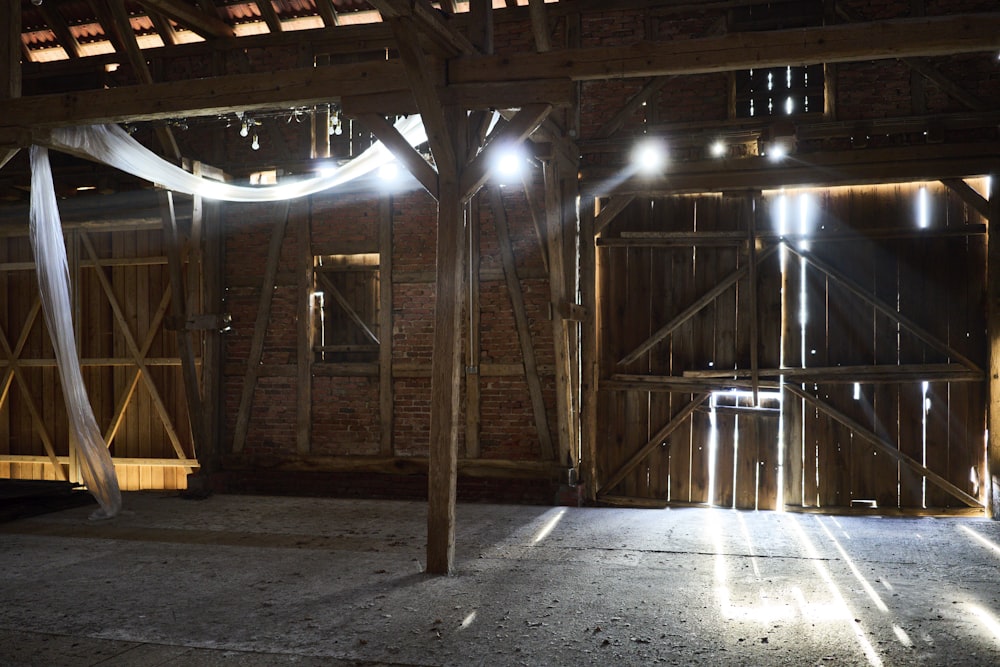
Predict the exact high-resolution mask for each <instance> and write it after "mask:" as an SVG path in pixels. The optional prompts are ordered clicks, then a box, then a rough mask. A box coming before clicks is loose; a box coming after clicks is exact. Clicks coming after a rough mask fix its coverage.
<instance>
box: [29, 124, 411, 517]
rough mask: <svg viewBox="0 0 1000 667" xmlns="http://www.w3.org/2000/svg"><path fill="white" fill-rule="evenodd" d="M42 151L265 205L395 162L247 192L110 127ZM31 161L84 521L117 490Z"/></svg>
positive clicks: (107, 506) (114, 509)
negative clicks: (86, 511) (88, 508)
mask: <svg viewBox="0 0 1000 667" xmlns="http://www.w3.org/2000/svg"><path fill="white" fill-rule="evenodd" d="M396 129H397V130H398V131H399V133H400V134H401V135H402V136H403V137H404V138H405V139H406V140H407V142H408V143H409V144H410V145H412V146H418V145H420V144H422V143H424V142H426V141H427V135H426V132H425V131H424V126H423V123H422V122H421V120H420V117H419V116H410V117H407V118H404V119H402V120H400V121H398V122H397V123H396ZM49 146H50V147H51V148H52V149H55V150H59V151H62V152H66V153H72V154H74V155H77V156H80V157H84V158H87V159H90V160H94V161H96V162H102V163H104V164H107V165H110V166H112V167H116V168H118V169H120V170H122V171H125V172H128V173H130V174H133V175H134V176H137V177H139V178H142V179H144V180H147V181H150V182H152V183H155V184H156V185H158V186H160V187H162V188H165V189H168V190H173V191H175V192H181V193H185V194H189V195H199V196H201V197H204V198H206V199H213V200H222V201H233V202H272V201H281V200H286V199H293V198H297V197H305V196H308V195H311V194H315V193H317V192H323V191H326V190H330V189H333V188H336V187H337V186H339V185H343V184H344V183H347V182H348V181H351V180H354V179H356V178H359V177H361V176H364V175H366V174H368V173H371V172H372V171H374V170H376V169H378V168H379V167H380V166H382V165H384V164H386V163H388V162H391V161H392V160H393V159H394V158H393V156H392V154H391V153H390V152H389V150H388V149H387V148H386V147H385V146H384V145H383V144H382V143H376V144H374V145H372V146H371V147H370V148H368V149H367V150H366V151H364V152H363V153H362V154H361V155H359V156H358V157H356V158H354V159H353V160H351V161H349V162H347V163H346V164H344V165H342V166H340V167H339V168H337V169H335V170H333V171H332V172H330V173H328V174H325V175H322V176H318V177H315V178H308V179H302V180H298V181H292V182H289V183H282V184H279V185H273V186H265V187H250V186H238V185H232V184H228V183H220V182H218V181H211V180H208V179H205V178H201V177H198V176H195V175H193V174H190V173H188V172H186V171H184V170H183V169H181V168H179V167H177V166H176V165H173V164H171V163H170V162H167V161H166V160H164V159H162V158H160V157H159V156H158V155H156V154H155V153H153V152H152V151H150V150H148V149H146V148H145V147H144V146H143V145H142V144H140V143H139V142H138V141H136V140H135V139H133V138H132V137H131V136H130V135H129V134H128V133H127V132H125V131H124V130H122V129H121V128H120V127H118V126H116V125H98V126H87V127H75V128H59V129H56V130H54V131H53V133H52V139H51V142H50V144H49ZM30 158H31V172H32V175H31V211H30V214H29V217H30V230H31V246H32V250H33V252H34V255H35V266H36V273H37V275H38V288H39V291H40V294H41V302H42V310H43V312H44V313H45V323H46V325H47V328H48V330H49V337H50V338H51V339H52V347H53V349H54V351H55V356H56V363H57V365H58V368H59V379H60V383H61V385H62V390H63V395H64V397H65V400H66V410H67V414H68V418H69V427H70V431H71V432H72V433H73V435H74V437H75V438H76V443H77V447H78V451H79V454H80V470H81V474H82V476H83V482H84V484H86V486H87V488H88V489H89V490H90V492H91V493H92V494H93V495H94V497H95V498H96V499H97V502H98V505H99V509H98V510H97V511H95V512H94V514H92V515H91V517H92V518H95V519H99V518H110V517H113V516H115V515H116V514H118V512H120V511H121V506H122V498H121V491H120V489H119V486H118V479H117V477H116V475H115V469H114V464H113V462H112V460H111V454H110V452H109V451H108V447H107V445H106V443H105V442H104V438H103V436H102V435H101V430H100V428H99V427H98V425H97V420H96V419H95V417H94V411H93V409H92V407H91V404H90V399H89V397H88V396H87V389H86V386H85V385H84V382H83V374H82V372H81V370H80V363H79V357H78V354H77V348H76V338H75V336H74V328H73V320H72V312H73V311H72V307H71V302H70V279H69V268H68V262H67V257H66V245H65V242H64V240H63V234H62V222H61V220H60V217H59V207H58V204H57V200H56V194H55V187H54V184H53V180H52V169H51V166H50V164H49V156H48V149H47V148H44V147H40V146H33V147H32V148H31V152H30Z"/></svg>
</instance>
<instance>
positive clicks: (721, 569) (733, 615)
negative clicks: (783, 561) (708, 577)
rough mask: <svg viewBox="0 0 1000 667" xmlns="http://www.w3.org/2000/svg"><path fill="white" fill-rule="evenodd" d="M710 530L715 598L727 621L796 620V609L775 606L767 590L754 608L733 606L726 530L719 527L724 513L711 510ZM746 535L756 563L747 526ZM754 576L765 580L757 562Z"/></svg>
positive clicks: (741, 520) (744, 528)
mask: <svg viewBox="0 0 1000 667" xmlns="http://www.w3.org/2000/svg"><path fill="white" fill-rule="evenodd" d="M708 511H709V512H710V514H709V519H708V528H709V531H710V532H711V536H712V546H713V550H714V551H715V596H716V598H717V599H718V601H719V613H720V614H721V615H722V617H723V618H726V619H730V620H738V621H753V622H756V623H761V624H768V623H775V622H777V621H790V620H792V619H794V618H795V608H794V607H792V606H791V605H789V604H784V605H782V604H773V603H772V602H771V601H770V600H769V599H768V596H767V594H766V593H765V592H764V589H763V588H759V589H758V595H759V596H760V599H761V602H760V604H754V605H736V604H733V600H732V591H731V589H730V588H729V581H728V580H729V574H728V564H727V563H726V557H725V555H724V554H723V544H722V536H723V530H722V526H721V525H720V523H719V516H720V514H719V512H720V511H721V510H716V509H710V510H708ZM737 516H739V517H740V522H741V524H742V522H743V517H742V516H741V515H737ZM743 531H744V534H745V535H746V539H747V544H748V545H749V547H750V554H751V560H752V562H753V561H756V557H755V556H753V545H752V543H751V542H750V538H749V533H747V532H746V526H745V525H744V526H743ZM754 574H755V575H756V577H757V579H758V581H759V580H761V576H760V570H759V569H758V567H757V564H756V562H754Z"/></svg>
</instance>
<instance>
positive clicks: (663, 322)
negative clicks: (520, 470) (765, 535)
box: [596, 195, 781, 508]
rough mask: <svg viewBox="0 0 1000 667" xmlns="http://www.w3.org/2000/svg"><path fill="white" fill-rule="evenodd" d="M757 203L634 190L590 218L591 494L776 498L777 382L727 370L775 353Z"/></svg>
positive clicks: (720, 501)
mask: <svg viewBox="0 0 1000 667" xmlns="http://www.w3.org/2000/svg"><path fill="white" fill-rule="evenodd" d="M757 205H758V201H757V199H756V198H755V197H753V196H750V195H748V196H738V197H728V196H726V197H714V196H706V197H675V198H663V199H641V198H636V199H634V200H632V201H631V202H630V203H629V204H628V205H627V206H624V207H622V206H621V205H620V204H618V205H617V206H616V203H615V202H614V201H612V202H611V203H610V206H611V207H613V208H610V209H608V210H611V211H614V210H615V208H620V209H621V211H620V212H619V213H617V215H615V217H614V219H613V220H612V221H610V222H609V223H606V224H603V225H602V222H605V221H603V220H602V216H601V215H599V216H598V218H597V225H596V227H597V228H598V229H599V231H600V237H599V238H598V240H597V244H598V293H599V300H600V301H599V302H600V303H601V310H600V318H599V321H600V325H599V327H600V330H599V341H600V343H599V345H600V359H599V366H600V377H601V379H600V383H599V386H600V391H599V398H598V406H599V408H598V424H599V429H600V431H599V433H598V443H599V444H598V454H599V461H598V470H599V478H600V488H599V490H598V497H601V498H604V499H617V500H618V501H625V499H629V501H631V502H636V503H639V504H642V503H646V502H649V503H653V504H656V503H662V502H672V503H688V502H690V503H705V502H710V503H712V504H717V505H723V506H727V507H732V506H734V505H735V506H737V507H763V508H769V507H774V506H775V503H776V501H777V493H776V491H777V468H778V456H777V452H778V438H777V425H778V412H777V396H778V393H777V387H776V386H773V387H771V388H770V389H768V387H767V386H766V383H762V382H761V381H760V378H759V377H752V376H747V377H740V378H737V377H736V376H735V373H736V372H737V371H738V370H739V369H749V368H751V367H756V366H758V365H760V364H769V365H771V366H772V367H774V366H777V363H778V349H779V348H778V341H779V337H778V332H779V330H780V318H781V312H780V289H779V288H780V274H779V271H778V263H777V257H778V255H777V253H776V252H775V250H773V249H771V250H766V249H764V250H762V249H761V248H758V247H757V245H756V244H755V243H751V242H750V239H751V233H752V229H753V226H754V224H755V222H754V220H755V217H756V207H757ZM605 217H608V216H607V215H606V216H605ZM699 370H700V371H705V372H706V373H708V374H709V375H714V374H717V373H722V374H725V373H728V374H729V376H730V377H729V378H728V379H727V380H726V381H720V380H719V379H716V378H714V377H707V378H705V377H699V376H697V374H693V373H695V372H696V371H699Z"/></svg>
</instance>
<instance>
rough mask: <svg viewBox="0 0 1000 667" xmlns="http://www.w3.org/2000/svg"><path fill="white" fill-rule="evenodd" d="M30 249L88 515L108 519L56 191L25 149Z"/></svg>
mask: <svg viewBox="0 0 1000 667" xmlns="http://www.w3.org/2000/svg"><path fill="white" fill-rule="evenodd" d="M30 221H31V248H32V250H33V251H34V253H35V272H36V273H37V274H38V290H39V292H40V294H41V301H42V311H43V312H44V313H45V323H46V325H48V329H49V338H50V339H51V340H52V348H53V350H54V352H55V357H56V364H57V365H58V367H59V381H60V383H61V384H62V390H63V395H64V396H65V398H66V412H67V416H68V417H69V426H70V431H71V432H72V433H73V434H74V435H75V436H76V443H77V447H78V451H79V452H80V471H81V473H82V474H83V481H84V483H85V484H86V485H87V488H88V489H90V492H91V493H93V494H94V497H95V498H97V502H98V504H99V505H100V509H99V510H97V511H96V512H95V513H94V514H92V515H91V517H92V518H109V517H113V516H114V515H116V514H117V513H118V512H119V510H121V506H122V496H121V491H119V489H118V478H117V477H116V476H115V466H114V464H112V463H111V454H110V453H108V448H107V447H106V446H105V445H104V437H103V436H102V435H101V430H100V429H99V428H98V427H97V420H96V419H95V418H94V411H93V409H91V406H90V399H89V398H88V397H87V387H86V386H85V385H84V384H83V373H82V372H81V371H80V362H79V360H78V358H77V352H76V339H75V337H74V333H73V319H72V313H73V309H72V307H71V306H70V298H69V293H70V290H69V266H68V264H67V262H66V245H65V243H64V242H63V235H62V224H61V222H60V220H59V208H58V206H57V205H56V192H55V188H54V187H53V185H52V169H51V168H50V166H49V153H48V151H47V150H46V149H45V148H40V147H38V146H32V147H31V213H30Z"/></svg>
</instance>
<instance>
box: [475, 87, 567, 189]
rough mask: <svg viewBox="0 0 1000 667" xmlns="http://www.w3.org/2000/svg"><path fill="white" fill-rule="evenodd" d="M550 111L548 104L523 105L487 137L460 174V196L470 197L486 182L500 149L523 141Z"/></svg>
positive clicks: (550, 107)
mask: <svg viewBox="0 0 1000 667" xmlns="http://www.w3.org/2000/svg"><path fill="white" fill-rule="evenodd" d="M551 111H552V106H551V105H549V104H532V105H530V106H526V107H523V108H522V109H521V110H520V111H518V112H517V114H516V115H515V116H514V117H513V118H512V119H511V120H510V121H509V122H508V123H507V124H506V125H504V126H503V127H502V128H500V129H498V130H497V131H496V132H495V135H496V136H493V137H492V138H490V139H489V143H488V144H486V147H485V148H484V149H483V150H482V151H481V152H480V153H479V154H478V155H477V156H476V157H475V159H474V160H473V161H472V162H471V163H470V164H469V165H468V167H467V168H466V169H465V171H464V173H463V174H462V183H461V187H460V189H461V192H462V198H463V199H467V198H468V197H471V196H472V195H474V194H475V193H476V191H477V190H478V189H479V188H480V187H481V186H482V185H483V183H485V182H486V179H487V177H488V176H489V172H490V169H491V168H492V165H493V162H494V161H495V160H496V158H497V155H498V154H499V153H500V152H501V151H503V150H506V149H509V148H510V147H511V146H516V145H518V144H520V143H521V142H523V141H524V140H525V138H526V137H527V136H528V135H530V134H531V133H532V132H534V131H535V129H536V128H538V126H539V125H540V124H541V122H542V121H543V120H545V118H546V117H547V116H548V115H549V112H551Z"/></svg>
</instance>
